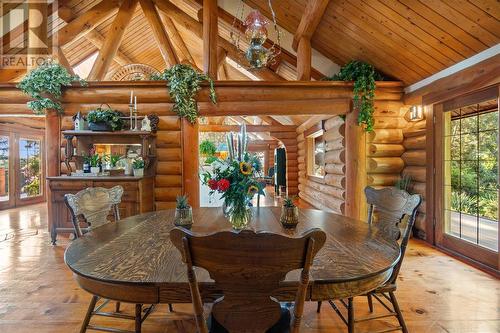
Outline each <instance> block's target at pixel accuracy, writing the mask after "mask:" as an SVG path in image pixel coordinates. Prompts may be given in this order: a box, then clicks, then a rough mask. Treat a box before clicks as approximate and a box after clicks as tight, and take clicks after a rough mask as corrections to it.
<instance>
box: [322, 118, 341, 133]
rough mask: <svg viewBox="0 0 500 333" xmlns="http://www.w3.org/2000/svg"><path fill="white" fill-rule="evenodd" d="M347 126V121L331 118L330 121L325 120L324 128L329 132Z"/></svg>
mask: <svg viewBox="0 0 500 333" xmlns="http://www.w3.org/2000/svg"><path fill="white" fill-rule="evenodd" d="M344 124H345V120H344V119H342V118H341V117H338V116H336V117H331V118H330V119H327V120H325V123H324V128H325V131H328V130H330V129H333V128H340V127H341V126H342V125H344Z"/></svg>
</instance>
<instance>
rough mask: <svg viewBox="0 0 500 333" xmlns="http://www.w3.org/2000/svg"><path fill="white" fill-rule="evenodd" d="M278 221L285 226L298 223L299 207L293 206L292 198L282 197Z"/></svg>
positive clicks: (292, 225)
mask: <svg viewBox="0 0 500 333" xmlns="http://www.w3.org/2000/svg"><path fill="white" fill-rule="evenodd" d="M280 223H281V225H283V227H285V228H295V227H296V226H297V224H298V223H299V208H298V207H297V206H295V203H294V202H293V198H290V197H286V198H285V199H283V206H282V207H281V216H280Z"/></svg>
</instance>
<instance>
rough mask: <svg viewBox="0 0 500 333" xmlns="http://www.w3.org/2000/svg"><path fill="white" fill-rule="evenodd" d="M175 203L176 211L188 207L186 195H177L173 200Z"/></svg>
mask: <svg viewBox="0 0 500 333" xmlns="http://www.w3.org/2000/svg"><path fill="white" fill-rule="evenodd" d="M175 201H176V208H177V209H187V208H189V207H190V206H189V202H188V197H187V195H178V196H177V197H176V198H175Z"/></svg>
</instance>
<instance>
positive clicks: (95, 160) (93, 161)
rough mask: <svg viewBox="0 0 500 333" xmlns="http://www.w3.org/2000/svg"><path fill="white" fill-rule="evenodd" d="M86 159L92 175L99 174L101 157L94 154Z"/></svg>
mask: <svg viewBox="0 0 500 333" xmlns="http://www.w3.org/2000/svg"><path fill="white" fill-rule="evenodd" d="M85 159H86V160H87V162H88V163H89V164H90V173H94V174H98V173H99V171H100V168H99V164H100V163H101V156H99V155H98V154H93V155H90V156H88V157H85Z"/></svg>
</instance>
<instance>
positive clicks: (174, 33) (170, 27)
mask: <svg viewBox="0 0 500 333" xmlns="http://www.w3.org/2000/svg"><path fill="white" fill-rule="evenodd" d="M160 16H161V17H162V19H163V23H165V28H167V33H168V35H169V36H170V38H171V39H172V43H173V44H174V46H175V47H176V48H177V50H178V51H179V53H180V54H179V61H180V62H181V63H189V64H190V65H191V66H193V67H194V68H198V66H197V65H196V62H195V61H194V58H193V56H192V55H191V52H189V49H188V48H187V46H186V43H184V40H183V39H182V36H181V35H180V33H179V31H178V30H177V28H176V27H175V24H174V22H173V21H172V19H171V18H170V17H169V16H167V15H164V13H163V12H161V13H160ZM198 69H199V68H198Z"/></svg>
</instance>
